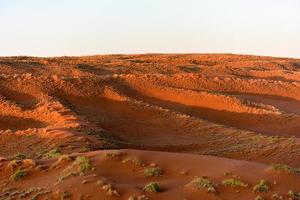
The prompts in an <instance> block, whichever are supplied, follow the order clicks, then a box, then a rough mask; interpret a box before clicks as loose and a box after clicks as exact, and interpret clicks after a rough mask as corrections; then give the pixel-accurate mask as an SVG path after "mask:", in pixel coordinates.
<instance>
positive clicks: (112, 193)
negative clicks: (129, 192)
mask: <svg viewBox="0 0 300 200" xmlns="http://www.w3.org/2000/svg"><path fill="white" fill-rule="evenodd" d="M102 189H103V190H104V191H105V192H106V194H108V195H109V196H117V197H118V196H120V194H119V192H118V191H117V190H116V189H115V188H113V186H112V185H111V184H105V185H103V186H102Z"/></svg>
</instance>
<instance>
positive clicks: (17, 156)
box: [12, 153, 26, 160]
mask: <svg viewBox="0 0 300 200" xmlns="http://www.w3.org/2000/svg"><path fill="white" fill-rule="evenodd" d="M12 159H13V160H24V159H26V156H25V155H24V154H22V153H16V154H15V155H14V156H13V157H12Z"/></svg>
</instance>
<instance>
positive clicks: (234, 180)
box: [222, 178, 248, 187]
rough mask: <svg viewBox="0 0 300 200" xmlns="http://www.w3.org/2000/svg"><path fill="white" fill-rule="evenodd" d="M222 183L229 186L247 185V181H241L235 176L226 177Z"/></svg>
mask: <svg viewBox="0 0 300 200" xmlns="http://www.w3.org/2000/svg"><path fill="white" fill-rule="evenodd" d="M222 183H223V185H227V186H230V187H248V184H247V183H244V182H243V181H241V180H239V179H237V178H228V179H225V180H223V182H222Z"/></svg>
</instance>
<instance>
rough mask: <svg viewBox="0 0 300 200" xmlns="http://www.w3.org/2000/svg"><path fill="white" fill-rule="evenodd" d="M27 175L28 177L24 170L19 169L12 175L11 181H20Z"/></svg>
mask: <svg viewBox="0 0 300 200" xmlns="http://www.w3.org/2000/svg"><path fill="white" fill-rule="evenodd" d="M26 175H27V173H26V172H25V171H24V170H22V169H18V170H17V171H16V172H15V173H14V174H13V175H11V179H13V180H15V181H19V180H21V179H22V178H23V177H25V176H26Z"/></svg>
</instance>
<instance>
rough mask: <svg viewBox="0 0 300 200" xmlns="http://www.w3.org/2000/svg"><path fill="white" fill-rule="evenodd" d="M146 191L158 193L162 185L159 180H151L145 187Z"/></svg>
mask: <svg viewBox="0 0 300 200" xmlns="http://www.w3.org/2000/svg"><path fill="white" fill-rule="evenodd" d="M144 191H145V192H152V193H154V192H155V193H156V192H161V191H162V188H161V187H160V185H159V184H158V183H157V182H150V183H148V184H147V185H146V186H145V187H144Z"/></svg>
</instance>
